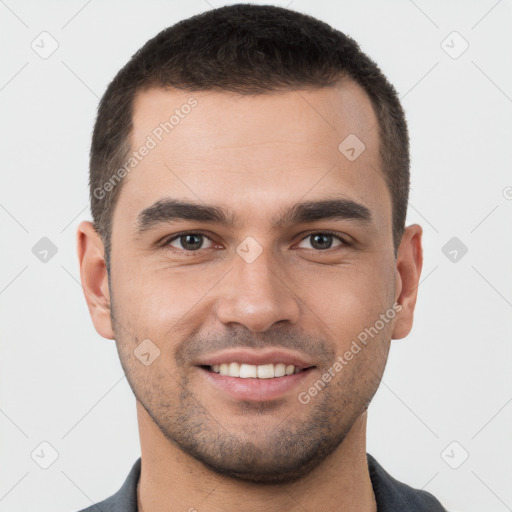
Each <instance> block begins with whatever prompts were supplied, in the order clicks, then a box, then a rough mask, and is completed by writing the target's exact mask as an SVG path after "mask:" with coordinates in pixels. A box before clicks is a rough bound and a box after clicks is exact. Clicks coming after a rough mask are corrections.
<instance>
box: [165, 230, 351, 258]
mask: <svg viewBox="0 0 512 512" xmlns="http://www.w3.org/2000/svg"><path fill="white" fill-rule="evenodd" d="M186 235H201V236H204V237H206V238H208V239H209V240H210V241H211V242H213V243H215V242H214V241H213V240H212V238H211V237H210V236H209V235H207V234H206V233H203V232H201V231H183V232H182V233H176V234H174V235H172V236H171V237H167V238H165V239H164V240H163V241H162V242H161V243H160V244H159V245H160V246H161V247H163V248H170V250H173V251H174V250H175V251H179V252H184V253H187V254H190V255H191V256H193V255H195V254H197V253H199V252H200V251H201V250H203V249H197V250H195V251H188V250H186V249H177V248H176V247H171V246H170V243H171V242H174V241H175V240H177V239H179V238H181V237H182V236H186ZM313 235H331V236H333V237H335V238H337V239H338V240H339V241H340V242H341V244H342V245H341V246H338V247H330V248H329V249H324V250H319V249H309V250H312V251H315V252H318V253H322V252H329V251H331V250H336V249H340V248H342V247H344V246H345V247H350V246H351V245H352V244H350V243H349V242H347V240H345V238H343V237H342V236H341V235H340V234H339V233H337V232H336V231H329V230H327V231H311V232H309V233H307V234H306V235H304V236H303V238H301V239H300V241H299V243H300V242H302V241H303V240H305V239H306V238H309V237H311V236H313Z"/></svg>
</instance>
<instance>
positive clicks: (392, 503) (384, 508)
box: [366, 453, 446, 512]
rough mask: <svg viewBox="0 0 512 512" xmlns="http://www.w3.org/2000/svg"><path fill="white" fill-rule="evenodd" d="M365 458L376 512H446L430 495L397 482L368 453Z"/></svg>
mask: <svg viewBox="0 0 512 512" xmlns="http://www.w3.org/2000/svg"><path fill="white" fill-rule="evenodd" d="M366 456H367V460H368V469H369V472H370V479H371V481H372V486H373V492H374V494H375V500H376V501H377V510H378V512H396V511H401V510H404V511H407V512H446V509H445V508H444V507H443V506H442V505H441V503H440V502H439V501H438V500H437V498H435V497H434V496H433V495H432V494H430V493H429V492H427V491H423V490H419V489H414V488H413V487H410V486H409V485H407V484H404V483H403V482H399V481H398V480H396V479H395V478H393V477H392V476H391V475H390V474H389V473H388V472H387V471H386V470H385V469H384V468H383V467H382V466H381V465H380V464H379V463H378V462H377V461H376V460H375V458H374V457H372V456H371V455H370V454H369V453H367V454H366Z"/></svg>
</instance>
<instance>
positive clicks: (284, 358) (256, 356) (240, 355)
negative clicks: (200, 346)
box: [196, 349, 314, 370]
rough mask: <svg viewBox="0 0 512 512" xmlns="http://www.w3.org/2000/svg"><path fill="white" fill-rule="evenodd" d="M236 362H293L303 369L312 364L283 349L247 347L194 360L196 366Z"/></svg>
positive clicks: (287, 363)
mask: <svg viewBox="0 0 512 512" xmlns="http://www.w3.org/2000/svg"><path fill="white" fill-rule="evenodd" d="M232 362H237V363H240V364H252V365H256V366H258V365H263V364H278V363H284V364H286V365H291V364H293V365H294V366H296V367H297V368H300V369H301V370H303V369H304V368H309V367H310V366H314V365H313V364H312V363H311V362H309V361H308V360H307V359H306V358H305V357H303V356H301V355H299V354H297V353H293V352H288V351H284V350H278V349H272V350H266V351H263V350H259V351H250V350H247V349H230V350H226V351H223V352H219V353H216V354H212V355H208V356H204V357H202V358H201V359H200V360H199V361H197V362H196V365H197V366H213V365H214V364H222V363H232Z"/></svg>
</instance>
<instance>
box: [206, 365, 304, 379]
mask: <svg viewBox="0 0 512 512" xmlns="http://www.w3.org/2000/svg"><path fill="white" fill-rule="evenodd" d="M210 370H211V371H213V372H215V373H219V374H220V375H225V376H227V377H240V378H241V379H250V378H252V379H273V378H274V377H284V376H285V375H292V374H294V373H299V372H300V371H301V369H300V368H298V367H295V366H294V365H293V364H289V365H286V364H284V363H277V364H272V363H271V364H260V365H254V364H245V363H242V364H239V363H222V364H214V365H213V366H210Z"/></svg>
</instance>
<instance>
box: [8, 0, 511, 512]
mask: <svg viewBox="0 0 512 512" xmlns="http://www.w3.org/2000/svg"><path fill="white" fill-rule="evenodd" d="M233 3H234V2H233ZM265 3H275V4H276V5H282V6H287V5H289V7H290V8H293V9H295V10H298V11H302V12H306V13H308V14H312V15H313V16H316V17H318V18H320V19H322V20H324V21H326V22H328V23H330V24H332V25H333V26H335V27H336V28H338V29H339V30H342V31H343V32H345V33H347V34H348V35H350V36H352V37H354V38H355V39H356V40H357V41H358V42H359V43H360V45H361V47H362V49H363V50H364V51H365V52H367V53H368V54H369V55H370V56H371V57H372V58H373V59H374V60H376V62H377V63H378V64H379V65H380V67H381V68H382V70H383V71H384V73H385V74H386V75H387V76H388V77H389V79H390V80H391V82H392V83H393V84H394V85H395V86H396V88H397V90H398V92H399V94H400V96H401V98H402V101H403V105H404V108H405V109H406V114H407V117H408V121H409V128H410V136H411V150H412V192H411V201H410V204H409V216H408V224H411V223H413V222H418V223H420V224H421V225H422V226H423V228H424V251H425V263H424V270H423V275H422V281H421V285H420V289H419V298H418V304H417V310H416V316H415V326H414V328H413V331H412V333H411V334H410V335H409V336H408V338H406V339H405V340H400V341H393V343H392V348H391V353H390V358H389V361H388V365H387V368H386V371H385V374H384V378H383V381H382V384H381V387H380V388H379V391H378V392H377V394H376V396H375V398H374V400H373V403H372V405H371V406H370V409H369V417H368V420H369V425H368V446H367V451H368V452H369V453H371V454H372V455H374V456H375V457H376V458H377V460H378V461H379V462H380V463H381V464H382V465H383V466H384V468H385V469H386V470H387V471H388V472H390V473H391V474H392V475H393V476H395V477H396V478H398V479H399V480H402V481H404V482H406V483H408V484H410V485H412V486H414V487H418V488H424V489H426V490H428V491H429V492H431V493H433V494H434V495H435V496H437V497H438V498H439V499H440V500H441V501H442V503H443V504H444V505H445V506H446V507H447V508H449V510H451V511H454V512H456V511H466V512H477V511H478V512H480V511H482V510H485V511H486V512H492V511H496V512H502V511H506V510H512V487H511V486H510V481H511V479H512V441H511V435H510V434H511V432H512V431H511V424H512V403H511V402H512V377H511V375H512V373H511V371H510V368H511V356H512V348H511V343H510V340H511V321H510V320H511V311H512V310H511V308H512V271H511V261H512V258H511V256H512V237H511V233H512V231H511V226H512V172H511V163H512V139H511V121H512V71H511V66H510V64H511V62H510V55H511V49H512V32H511V31H510V26H511V24H512V5H511V2H510V1H507V0H501V1H496V0H485V1H484V0H482V1H449V2H446V1H441V0H439V1H426V0H423V1H421V0H415V1H412V0H394V1H386V2H383V1H381V2H378V1H376V0H375V1H336V2H335V1H327V0H314V1H306V0H294V1H292V2H290V1H289V0H287V1H285V2H265ZM224 4H226V2H224V1H220V0H218V1H217V0H208V2H207V1H206V0H194V1H190V2H187V3H186V4H185V2H178V1H152V2H143V1H142V0H139V1H134V0H132V1H112V0H110V1H101V2H100V1H99V0H89V1H84V0H72V1H67V2H64V1H61V2H57V1H48V0H46V1H38V2H36V1H35V0H34V1H28V0H19V1H15V0H0V39H1V44H0V51H1V67H0V112H1V114H2V115H1V117H0V130H1V131H0V144H1V152H0V157H1V172H2V176H1V177H2V186H1V187H0V228H1V230H2V238H1V240H2V250H1V251H0V263H1V264H0V315H1V346H0V351H1V353H0V456H1V464H0V511H2V512H3V511H9V512H22V511H23V512H25V511H26V510H39V511H41V512H50V511H52V512H55V511H62V512H65V511H72V510H78V509H80V508H83V507H86V506H88V505H90V504H91V502H97V501H99V500H101V499H104V498H106V497H107V496H109V495H111V494H113V493H114V492H115V491H117V490H118V488H119V487H120V485H121V484H122V482H123V481H124V479H125V477H126V475H127V474H128V471H129V469H130V468H131V466H132V464H133V462H134V461H135V459H136V458H137V457H138V456H139V454H140V447H139V440H138V431H137V424H136V417H135V400H134V398H133V395H132V393H131V391H130V389H129V386H128V383H127V381H126V379H125V378H124V375H123V371H122V369H121V366H120V363H119V361H118V356H117V352H116V349H115V344H114V342H113V341H109V340H105V339H103V338H101V337H100V336H99V335H98V334H97V333H96V331H95V330H94V327H93V325H92V322H91V320H90V317H89V314H88V311H87V308H86V303H85V300H84V297H83V292H82V289H81V286H80V282H79V269H78V262H77V257H76V241H75V236H76V226H77V225H78V223H79V222H80V221H81V220H83V219H90V214H89V207H88V186H87V180H88V175H87V173H88V151H89V144H90V135H91V130H92V127H93V122H94V118H95V113H96V107H97V104H98V100H99V98H100V97H101V95H102V94H103V92H104V90H105V88H106V86H107V84H108V83H109V82H110V80H111V79H112V78H113V76H114V75H115V73H116V72H117V71H118V69H119V68H120V67H122V65H124V63H125V62H126V61H127V60H128V58H129V57H130V56H131V55H132V54H133V53H134V52H135V51H136V50H137V49H138V48H139V47H140V46H141V45H142V44H143V43H144V42H145V41H146V40H148V39H149V38H151V37H153V36H154V35H155V34H156V33H157V32H159V31H160V30H161V29H163V28H165V27H167V26H169V25H171V24H173V23H175V22H177V21H179V20H180V19H183V18H186V17H189V16H191V15H193V14H196V13H199V12H201V11H204V10H207V9H210V8H211V7H218V6H220V5H224ZM42 32H46V34H41V33H42ZM454 32H456V33H454ZM56 45H58V48H56V49H55V51H54V52H53V53H52V54H51V55H49V53H50V52H51V51H52V50H53V49H54V47H56ZM466 46H468V47H467V49H466ZM43 237H46V238H48V239H49V240H50V241H51V244H53V246H54V249H53V252H55V250H56V251H57V252H56V253H55V254H53V253H52V251H51V249H50V251H49V253H48V254H47V255H46V261H41V259H40V257H41V256H40V257H37V255H38V254H40V253H38V251H40V250H41V247H46V248H48V247H47V246H48V241H47V240H43V241H42V242H41V241H40V240H41V239H42V238H43ZM453 237H456V240H454V241H453V240H452V241H451V242H449V241H450V240H451V239H452V238H453ZM447 243H449V245H448V246H446V244H447ZM37 244H43V245H37ZM44 244H46V245H44ZM450 244H451V245H450ZM462 244H463V245H462ZM34 247H35V249H34ZM464 247H466V248H467V253H465V254H464ZM453 251H456V253H454V252H453ZM34 253H35V254H34ZM454 259H455V261H453V260H454ZM43 442H44V443H49V445H50V446H49V445H48V444H43V445H41V443H43ZM54 458H56V460H55V461H54V462H53V459H54ZM51 462H53V463H52V464H51V465H50V466H49V467H48V468H47V469H43V468H42V467H41V465H48V464H50V463H51Z"/></svg>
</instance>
